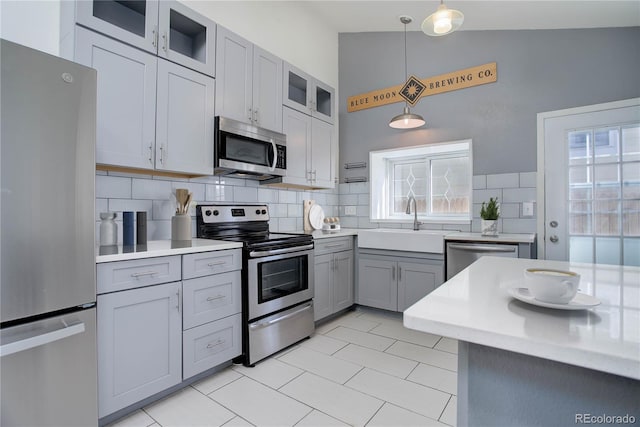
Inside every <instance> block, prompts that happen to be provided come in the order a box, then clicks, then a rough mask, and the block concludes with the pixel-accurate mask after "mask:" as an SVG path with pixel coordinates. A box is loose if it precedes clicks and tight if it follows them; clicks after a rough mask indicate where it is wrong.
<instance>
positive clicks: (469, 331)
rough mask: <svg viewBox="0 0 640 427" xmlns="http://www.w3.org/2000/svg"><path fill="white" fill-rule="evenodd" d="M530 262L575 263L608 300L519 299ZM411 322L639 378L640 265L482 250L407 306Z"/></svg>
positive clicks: (589, 288) (585, 286)
mask: <svg viewBox="0 0 640 427" xmlns="http://www.w3.org/2000/svg"><path fill="white" fill-rule="evenodd" d="M528 267H548V268H555V269H561V270H571V271H575V272H577V273H579V274H580V275H581V281H580V292H582V293H585V294H588V295H592V296H595V297H597V298H598V299H600V300H601V304H600V305H599V306H597V307H595V308H593V309H590V310H579V311H565V310H557V309H551V308H542V307H537V306H533V305H530V304H527V303H524V302H521V301H517V300H515V299H513V298H512V297H511V296H510V295H509V294H508V293H507V289H508V288H510V287H524V284H523V280H524V276H523V271H524V270H525V268H528ZM404 325H405V326H406V327H408V328H411V329H416V330H419V331H423V332H428V333H432V334H437V335H443V336H447V337H451V338H455V339H458V340H460V341H466V342H469V343H473V344H480V345H484V346H488V347H493V348H497V349H501V350H507V351H511V352H515V353H521V354H525V355H529V356H535V357H539V358H543V359H548V360H552V361H556V362H562V363H567V364H570V365H574V366H579V367H583V368H589V369H593V370H597V371H601V372H606V373H610V374H615V375H620V376H623V377H628V378H633V379H636V380H638V379H640V268H638V267H625V266H617V265H593V264H577V263H568V262H559V261H545V260H530V259H507V258H498V257H483V258H481V259H480V260H478V261H476V262H475V263H474V264H472V265H471V266H469V267H468V268H467V269H465V270H463V271H462V272H460V273H459V274H457V275H456V276H454V277H453V278H451V279H450V280H449V281H447V282H446V283H444V284H443V285H442V286H440V287H439V288H437V289H436V290H435V291H434V292H432V293H431V294H429V295H428V296H426V297H425V298H423V299H422V300H420V301H418V302H417V303H416V304H414V305H413V306H411V307H410V308H408V309H407V310H406V311H405V312H404Z"/></svg>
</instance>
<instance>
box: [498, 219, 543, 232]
mask: <svg viewBox="0 0 640 427" xmlns="http://www.w3.org/2000/svg"><path fill="white" fill-rule="evenodd" d="M502 232H503V233H535V232H536V220H535V219H531V218H526V219H522V218H521V219H511V218H504V219H503V220H502Z"/></svg>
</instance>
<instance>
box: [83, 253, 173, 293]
mask: <svg viewBox="0 0 640 427" xmlns="http://www.w3.org/2000/svg"><path fill="white" fill-rule="evenodd" d="M180 277H181V269H180V255H175V256H168V257H158V258H145V259H136V260H131V261H119V262H105V263H101V264H97V266H96V284H97V289H98V294H104V293H107V292H115V291H122V290H125V289H133V288H140V287H143V286H149V285H157V284H159V283H168V282H175V281H179V280H180Z"/></svg>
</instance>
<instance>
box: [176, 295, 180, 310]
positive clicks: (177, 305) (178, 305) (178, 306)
mask: <svg viewBox="0 0 640 427" xmlns="http://www.w3.org/2000/svg"><path fill="white" fill-rule="evenodd" d="M176 297H178V301H177V304H176V309H177V310H178V313H180V289H178V291H177V292H176Z"/></svg>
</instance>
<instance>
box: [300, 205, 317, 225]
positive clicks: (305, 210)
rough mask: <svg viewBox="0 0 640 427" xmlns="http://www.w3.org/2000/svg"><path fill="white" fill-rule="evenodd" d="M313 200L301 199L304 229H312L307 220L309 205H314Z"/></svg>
mask: <svg viewBox="0 0 640 427" xmlns="http://www.w3.org/2000/svg"><path fill="white" fill-rule="evenodd" d="M315 204H316V201H315V200H303V201H302V221H303V226H304V231H305V232H307V231H313V227H312V226H311V223H310V222H309V211H310V210H311V206H313V205H315Z"/></svg>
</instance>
